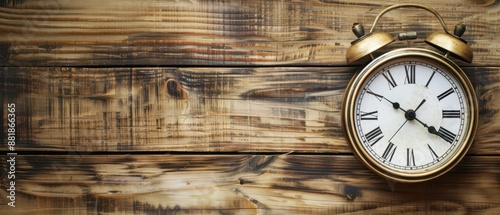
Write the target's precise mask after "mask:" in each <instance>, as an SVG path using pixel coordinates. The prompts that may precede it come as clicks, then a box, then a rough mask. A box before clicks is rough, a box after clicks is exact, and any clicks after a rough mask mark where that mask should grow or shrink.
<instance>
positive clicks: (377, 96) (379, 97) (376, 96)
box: [366, 90, 384, 101]
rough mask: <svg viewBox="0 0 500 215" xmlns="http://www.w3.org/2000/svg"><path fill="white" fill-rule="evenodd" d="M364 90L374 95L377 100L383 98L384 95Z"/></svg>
mask: <svg viewBox="0 0 500 215" xmlns="http://www.w3.org/2000/svg"><path fill="white" fill-rule="evenodd" d="M366 92H367V93H369V94H372V95H374V96H375V98H377V99H378V100H379V101H382V99H384V96H382V95H379V94H376V93H374V92H372V91H371V90H367V91H366Z"/></svg>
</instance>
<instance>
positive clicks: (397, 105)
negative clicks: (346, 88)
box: [367, 90, 406, 112]
mask: <svg viewBox="0 0 500 215" xmlns="http://www.w3.org/2000/svg"><path fill="white" fill-rule="evenodd" d="M367 93H370V94H372V95H374V96H376V97H379V98H382V99H385V100H386V101H388V102H389V103H391V104H392V107H393V108H394V109H400V110H402V111H403V112H406V110H404V109H403V108H401V106H400V105H399V103H398V102H392V101H391V100H389V99H387V98H386V97H384V96H383V95H380V94H377V93H374V92H373V91H371V90H368V91H367Z"/></svg>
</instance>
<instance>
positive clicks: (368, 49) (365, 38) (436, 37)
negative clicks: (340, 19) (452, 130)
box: [346, 4, 473, 64]
mask: <svg viewBox="0 0 500 215" xmlns="http://www.w3.org/2000/svg"><path fill="white" fill-rule="evenodd" d="M401 7H415V8H420V9H424V10H427V11H429V12H431V13H432V14H434V16H435V17H436V18H437V19H438V20H439V22H440V23H441V26H442V27H443V30H444V33H439V32H436V33H432V34H430V35H429V36H428V37H427V38H426V39H425V42H426V43H427V44H429V45H431V46H433V47H435V48H436V49H439V50H441V51H444V52H445V53H446V54H445V56H448V54H451V55H452V56H454V57H456V58H458V59H460V60H463V61H466V62H468V63H471V62H472V58H473V55H472V50H471V48H470V47H469V46H468V45H467V42H465V40H463V39H461V38H460V37H461V36H462V35H463V33H464V32H465V24H464V23H458V24H457V25H456V26H455V30H454V33H453V35H452V34H451V33H449V31H448V28H447V27H446V25H445V24H444V21H443V18H442V17H441V16H440V15H439V14H438V13H437V12H436V11H435V10H434V9H432V8H429V7H427V6H423V5H419V4H400V5H394V6H391V7H388V8H386V9H384V10H383V11H381V12H380V13H379V14H378V15H377V17H376V18H375V20H374V21H373V25H372V27H371V29H370V32H369V33H368V34H366V35H365V33H364V29H363V26H362V25H361V24H359V23H354V25H353V27H352V31H353V32H354V34H355V35H356V36H357V37H358V39H356V40H354V41H353V42H352V43H351V47H349V48H348V49H347V53H346V60H347V63H348V64H351V63H354V62H356V61H358V60H359V59H361V58H363V57H365V56H367V55H370V54H372V53H373V52H375V51H376V50H378V49H380V48H382V47H384V46H387V45H389V44H391V43H392V42H394V40H395V39H394V38H393V37H392V36H391V35H389V34H388V33H385V32H373V30H374V29H375V26H377V23H378V20H379V19H380V18H381V17H382V15H384V14H385V13H387V12H389V11H390V10H393V9H396V8H401ZM415 37H416V36H415Z"/></svg>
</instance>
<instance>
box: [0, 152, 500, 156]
mask: <svg viewBox="0 0 500 215" xmlns="http://www.w3.org/2000/svg"><path fill="white" fill-rule="evenodd" d="M7 153H11V152H10V151H0V154H7ZM16 155H18V156H37V155H53V156H63V155H72V156H94V155H179V156H192V155H206V156H211V155H233V156H234V155H297V156H318V155H321V156H353V155H354V154H352V153H349V152H341V153H311V152H293V151H292V152H197V151H192V152H178V151H164V152H162V151H138V152H131V151H122V152H116V151H114V152H113V151H109V152H108V151H106V152H105V151H94V152H86V151H18V152H17V154H16ZM467 156H473V157H488V156H500V155H498V154H467Z"/></svg>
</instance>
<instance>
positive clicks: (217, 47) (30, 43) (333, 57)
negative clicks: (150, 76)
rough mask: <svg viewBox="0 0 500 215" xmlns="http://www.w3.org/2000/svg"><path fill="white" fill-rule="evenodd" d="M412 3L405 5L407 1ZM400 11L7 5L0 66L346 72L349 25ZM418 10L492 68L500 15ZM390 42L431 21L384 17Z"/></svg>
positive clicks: (131, 3)
mask: <svg viewBox="0 0 500 215" xmlns="http://www.w3.org/2000/svg"><path fill="white" fill-rule="evenodd" d="M410 2H411V1H410ZM395 3H401V2H400V1H394V0H391V1H388V0H373V1H349V0H340V1H330V0H327V1H277V0H272V1H267V0H242V1H225V0H214V1H204V0H201V1H198V0H195V1H189V0H175V1H174V0H167V1H153V0H146V1H136V0H107V1H101V0H85V1H70V0H41V1H29V0H7V1H3V6H4V7H2V8H0V26H1V27H2V31H0V54H1V55H2V56H3V59H2V61H1V62H2V63H3V64H4V65H16V66H27V65H29V66H61V65H64V66H88V65H92V66H108V65H113V66H116V65H136V66H137V65H139V66H144V65H163V66H171V65H181V66H185V65H283V64H286V65H290V64H296V65H297V64H298V65H304V64H307V65H344V64H345V51H346V50H347V48H348V47H349V46H350V42H351V41H352V40H353V34H352V33H351V25H352V23H354V22H360V23H363V24H364V25H365V26H366V28H367V30H368V29H369V27H371V24H372V22H373V19H374V18H375V16H376V15H377V13H378V12H379V11H380V10H381V9H382V8H384V7H386V6H389V5H392V4H395ZM418 3H421V4H426V5H430V6H432V7H433V8H434V9H435V10H437V11H439V12H440V13H441V15H442V16H443V19H444V21H445V22H446V23H447V25H448V28H450V29H451V30H452V31H453V26H454V25H455V24H456V23H457V22H459V21H464V22H466V23H467V29H468V30H467V32H466V33H465V35H464V36H463V37H464V38H465V39H466V40H468V41H469V44H470V45H471V47H472V49H473V51H474V55H475V60H474V64H475V65H499V62H500V54H499V52H498V49H499V48H500V43H499V42H500V38H499V37H498V26H500V22H499V20H500V10H499V6H498V2H497V1H495V0H478V1H470V0H460V1H455V0H453V1H451V0H448V1H440V0H425V1H418ZM381 26H382V27H380V28H378V29H377V30H384V31H387V32H389V33H391V34H396V33H399V32H402V31H403V32H404V31H413V30H417V31H419V33H420V34H421V35H422V38H425V36H426V35H428V34H430V33H432V32H435V31H441V32H442V29H441V27H440V25H439V22H438V21H437V20H436V19H435V17H434V16H432V14H430V13H428V12H426V11H423V10H415V9H407V10H406V9H402V10H396V11H394V12H389V13H388V14H386V15H385V16H384V18H383V20H382V22H381Z"/></svg>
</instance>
